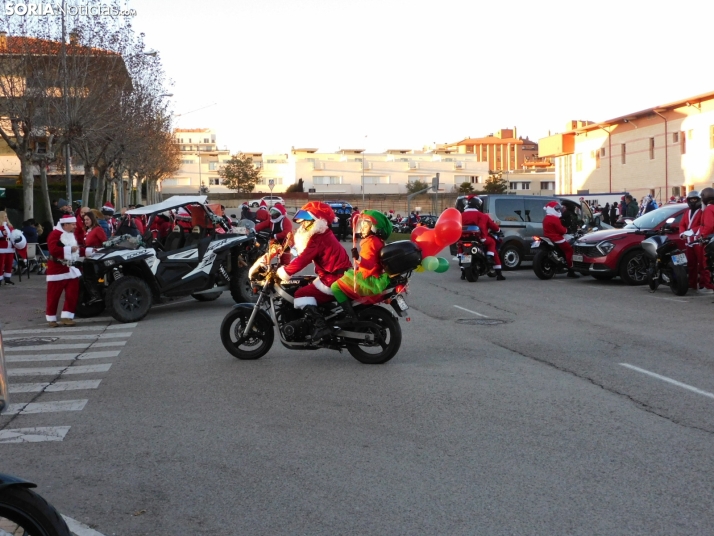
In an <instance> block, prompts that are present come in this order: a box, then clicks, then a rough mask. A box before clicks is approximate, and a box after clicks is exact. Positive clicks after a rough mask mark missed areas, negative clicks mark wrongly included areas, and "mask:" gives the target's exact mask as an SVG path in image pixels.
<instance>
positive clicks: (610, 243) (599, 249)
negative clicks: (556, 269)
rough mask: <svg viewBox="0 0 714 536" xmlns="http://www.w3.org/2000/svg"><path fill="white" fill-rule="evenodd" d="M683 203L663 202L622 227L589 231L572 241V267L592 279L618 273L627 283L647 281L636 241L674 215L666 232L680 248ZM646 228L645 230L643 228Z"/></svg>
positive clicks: (608, 277)
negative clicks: (663, 204)
mask: <svg viewBox="0 0 714 536" xmlns="http://www.w3.org/2000/svg"><path fill="white" fill-rule="evenodd" d="M685 210H687V205H685V204H683V203H679V204H676V205H665V206H663V207H662V208H658V209H657V210H653V211H652V212H648V213H647V214H644V215H642V216H640V217H639V218H637V219H636V220H634V221H632V222H631V223H629V224H627V225H625V227H623V228H622V229H607V230H603V231H596V232H594V233H589V234H586V235H584V236H583V237H582V238H580V239H579V240H578V241H577V242H575V243H574V244H573V267H574V268H575V270H576V271H578V272H580V273H581V274H583V275H591V276H593V277H594V278H595V279H612V278H613V277H616V276H618V275H619V276H620V278H622V280H623V281H624V282H625V283H627V284H628V285H643V284H645V283H646V282H647V261H646V260H645V259H644V257H643V254H644V253H643V251H642V247H641V246H640V244H641V243H642V241H643V240H644V239H645V238H647V235H649V236H651V235H652V231H658V230H660V229H662V227H663V226H664V225H666V224H665V221H666V220H667V219H669V218H674V223H672V224H671V226H670V227H671V229H672V231H674V232H673V233H672V234H671V235H669V239H670V240H674V241H676V242H677V247H680V248H682V249H684V241H683V240H681V239H680V238H679V222H680V221H681V220H682V216H684V212H685ZM646 231H649V232H646Z"/></svg>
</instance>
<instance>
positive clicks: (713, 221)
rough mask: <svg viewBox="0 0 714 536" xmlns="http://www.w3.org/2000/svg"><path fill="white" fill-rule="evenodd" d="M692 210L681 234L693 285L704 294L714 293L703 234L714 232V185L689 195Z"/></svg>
mask: <svg viewBox="0 0 714 536" xmlns="http://www.w3.org/2000/svg"><path fill="white" fill-rule="evenodd" d="M686 202H687V207H688V210H687V211H686V212H685V213H684V216H683V217H682V221H681V222H680V224H679V230H680V237H681V238H682V239H683V240H684V241H685V243H686V245H687V249H686V250H685V253H686V255H687V270H688V275H689V288H690V289H692V290H696V291H698V292H699V293H702V294H714V281H712V274H711V273H710V272H709V270H708V269H707V262H706V258H705V255H704V247H703V246H702V243H701V241H700V238H701V237H706V236H709V235H712V234H714V188H704V189H703V190H702V191H701V193H700V192H697V191H696V190H694V191H691V192H689V193H688V194H687V197H686Z"/></svg>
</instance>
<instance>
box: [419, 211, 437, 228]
mask: <svg viewBox="0 0 714 536" xmlns="http://www.w3.org/2000/svg"><path fill="white" fill-rule="evenodd" d="M438 219H439V216H434V214H419V224H420V225H424V226H426V227H428V228H429V229H433V228H434V226H435V225H436V220H438Z"/></svg>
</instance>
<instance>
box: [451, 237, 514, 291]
mask: <svg viewBox="0 0 714 536" xmlns="http://www.w3.org/2000/svg"><path fill="white" fill-rule="evenodd" d="M490 235H491V236H492V237H493V239H494V240H496V249H498V247H499V246H500V245H501V240H502V237H503V233H502V232H500V231H499V232H498V233H490ZM456 249H457V252H458V253H457V256H458V258H459V266H460V267H461V270H462V271H463V273H464V277H466V281H468V282H469V283H475V282H476V281H478V278H479V277H480V276H482V275H487V276H488V277H496V270H495V269H494V267H493V266H494V262H493V256H492V255H488V254H487V252H486V245H485V244H484V243H483V241H482V240H481V229H480V228H479V226H478V225H466V226H464V227H463V228H462V233H461V238H460V239H459V241H458V243H457V244H456Z"/></svg>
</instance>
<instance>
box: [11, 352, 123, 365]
mask: <svg viewBox="0 0 714 536" xmlns="http://www.w3.org/2000/svg"><path fill="white" fill-rule="evenodd" d="M120 352H121V350H112V351H108V352H83V353H81V354H33V355H8V356H5V361H7V362H8V363H21V362H25V361H70V360H74V359H103V358H105V357H116V356H118V355H119V353H120Z"/></svg>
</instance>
